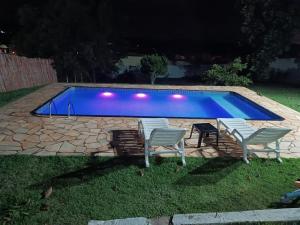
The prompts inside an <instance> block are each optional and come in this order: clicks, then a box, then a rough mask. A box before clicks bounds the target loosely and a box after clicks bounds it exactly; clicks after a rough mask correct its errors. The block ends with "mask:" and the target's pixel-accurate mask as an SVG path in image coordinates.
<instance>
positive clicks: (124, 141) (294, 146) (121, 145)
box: [0, 83, 300, 157]
mask: <svg viewBox="0 0 300 225" xmlns="http://www.w3.org/2000/svg"><path fill="white" fill-rule="evenodd" d="M76 85H78V84H76ZM80 85H82V86H99V87H101V86H102V87H141V88H155V89H166V88H168V89H190V90H223V91H235V92H237V93H239V94H241V95H243V96H245V97H247V98H249V99H251V100H253V101H255V102H256V103H258V104H260V105H262V106H264V107H266V108H268V109H270V110H271V111H273V112H274V113H277V114H278V115H280V116H282V117H284V118H285V120H283V121H250V122H251V123H252V124H253V125H254V126H257V127H263V126H266V127H267V126H270V127H274V126H278V127H289V128H291V129H293V131H292V132H290V133H289V134H288V135H286V136H285V137H284V138H283V139H282V141H281V147H282V157H300V113H299V112H296V111H294V110H292V109H290V108H288V107H286V106H283V105H281V104H279V103H277V102H275V101H273V100H271V99H268V98H266V97H263V96H259V95H257V94H256V93H255V92H253V91H251V90H249V89H247V88H244V87H222V86H166V85H155V86H151V85H124V84H80ZM67 86H72V84H66V83H55V84H51V85H48V86H45V87H43V88H41V89H39V90H38V91H36V92H34V93H31V94H29V95H27V96H25V97H23V98H21V99H19V100H17V101H15V102H12V103H10V104H8V105H6V106H4V107H2V108H0V154H2V155H8V154H32V155H38V156H48V155H91V154H94V155H100V156H114V155H139V154H143V145H142V141H141V140H139V138H138V135H137V118H122V117H115V118H114V117H71V118H66V117H57V116H53V117H52V118H49V117H39V116H34V115H31V113H30V112H31V111H32V110H33V109H35V108H36V107H38V106H39V105H41V104H43V103H44V102H45V101H47V100H48V99H50V98H51V97H53V96H55V95H56V94H57V93H59V92H60V91H62V90H63V89H64V88H66V87H67ZM199 122H210V123H212V124H215V120H192V119H170V123H171V125H172V126H177V127H185V128H187V129H188V130H189V131H190V129H191V126H192V124H193V123H199ZM187 136H188V135H187ZM197 140H198V134H194V135H193V138H192V139H189V140H187V141H186V150H187V155H188V156H204V157H217V156H226V155H230V156H234V157H240V156H241V148H240V147H239V146H238V145H237V144H236V143H235V141H234V140H233V139H232V138H230V137H229V136H227V135H222V137H221V139H220V142H219V146H216V145H215V144H214V143H215V140H214V137H208V138H206V139H205V141H204V143H203V145H204V147H201V148H197V147H196V146H197ZM258 155H259V156H260V157H268V155H266V154H265V153H260V154H258Z"/></svg>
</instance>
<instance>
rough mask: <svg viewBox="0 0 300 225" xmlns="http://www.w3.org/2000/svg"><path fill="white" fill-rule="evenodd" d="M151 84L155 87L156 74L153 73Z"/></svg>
mask: <svg viewBox="0 0 300 225" xmlns="http://www.w3.org/2000/svg"><path fill="white" fill-rule="evenodd" d="M150 79H151V84H152V85H153V84H154V83H155V79H156V74H155V73H151V78H150Z"/></svg>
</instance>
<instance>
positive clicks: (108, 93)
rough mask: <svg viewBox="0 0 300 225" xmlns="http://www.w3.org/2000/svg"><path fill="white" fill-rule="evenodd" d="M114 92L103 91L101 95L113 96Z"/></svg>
mask: <svg viewBox="0 0 300 225" xmlns="http://www.w3.org/2000/svg"><path fill="white" fill-rule="evenodd" d="M113 95H114V94H113V93H112V92H107V91H106V92H102V93H101V96H103V97H112V96H113Z"/></svg>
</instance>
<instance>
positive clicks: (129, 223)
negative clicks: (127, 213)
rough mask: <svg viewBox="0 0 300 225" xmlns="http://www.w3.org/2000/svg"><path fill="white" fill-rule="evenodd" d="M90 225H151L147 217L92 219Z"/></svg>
mask: <svg viewBox="0 0 300 225" xmlns="http://www.w3.org/2000/svg"><path fill="white" fill-rule="evenodd" d="M88 225H151V224H150V223H149V221H148V219H147V218H145V217H136V218H127V219H116V220H107V221H97V220H91V221H89V223H88Z"/></svg>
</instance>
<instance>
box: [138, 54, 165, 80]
mask: <svg viewBox="0 0 300 225" xmlns="http://www.w3.org/2000/svg"><path fill="white" fill-rule="evenodd" d="M167 65H168V60H167V58H166V57H165V56H161V55H158V54H152V55H145V56H144V57H143V58H142V59H141V71H142V72H143V73H145V74H147V75H149V76H150V79H151V84H154V83H155V79H156V78H157V77H158V76H160V75H165V74H166V72H167Z"/></svg>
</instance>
